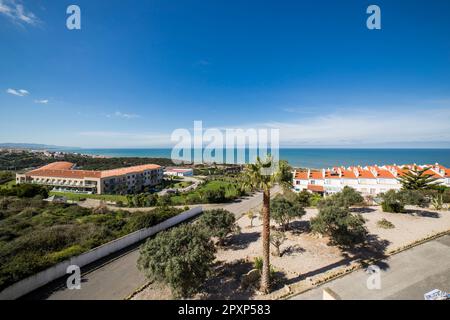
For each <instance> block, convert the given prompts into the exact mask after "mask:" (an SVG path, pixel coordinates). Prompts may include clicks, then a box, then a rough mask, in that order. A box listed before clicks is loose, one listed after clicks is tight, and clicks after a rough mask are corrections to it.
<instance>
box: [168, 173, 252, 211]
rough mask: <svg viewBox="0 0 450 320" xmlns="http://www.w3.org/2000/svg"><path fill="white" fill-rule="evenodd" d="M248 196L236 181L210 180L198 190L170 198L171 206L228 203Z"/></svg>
mask: <svg viewBox="0 0 450 320" xmlns="http://www.w3.org/2000/svg"><path fill="white" fill-rule="evenodd" d="M245 194H246V192H245V191H243V190H241V188H240V187H239V184H238V183H237V182H236V181H234V180H228V179H224V180H209V181H206V182H205V183H203V184H202V185H200V186H199V187H198V188H197V189H195V190H192V191H189V192H186V193H180V194H175V195H172V196H169V197H170V204H171V205H189V204H200V203H226V202H231V201H233V200H235V199H237V198H239V197H242V196H244V195H245Z"/></svg>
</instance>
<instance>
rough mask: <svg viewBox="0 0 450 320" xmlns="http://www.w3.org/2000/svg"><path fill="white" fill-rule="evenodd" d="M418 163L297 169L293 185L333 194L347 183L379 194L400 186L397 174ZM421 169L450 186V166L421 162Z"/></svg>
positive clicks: (368, 192)
mask: <svg viewBox="0 0 450 320" xmlns="http://www.w3.org/2000/svg"><path fill="white" fill-rule="evenodd" d="M415 166H416V165H403V166H397V165H385V166H381V167H379V166H377V165H375V166H366V167H361V166H358V167H348V168H345V167H334V168H328V169H322V170H304V171H295V172H294V180H293V187H294V190H295V191H298V192H300V191H302V190H309V191H311V192H317V193H323V194H333V193H336V192H339V191H341V190H342V189H343V188H344V187H345V186H349V187H352V188H354V189H355V190H357V191H359V192H361V193H362V194H363V195H377V194H379V193H383V192H386V191H388V190H391V189H395V190H399V189H401V183H400V182H399V181H398V177H399V176H401V175H403V174H405V173H406V172H408V171H409V170H411V169H413V168H414V167H415ZM417 168H419V169H425V168H428V169H427V171H426V172H425V173H426V174H429V175H431V176H433V177H434V178H436V179H438V180H437V182H439V183H440V184H442V185H446V186H450V169H447V168H445V167H444V166H441V165H439V164H435V165H420V166H417Z"/></svg>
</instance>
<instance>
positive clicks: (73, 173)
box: [27, 169, 101, 179]
mask: <svg viewBox="0 0 450 320" xmlns="http://www.w3.org/2000/svg"><path fill="white" fill-rule="evenodd" d="M27 175H30V176H33V177H50V178H68V179H85V178H100V177H101V172H100V171H89V170H48V169H44V170H34V171H31V172H28V173H27Z"/></svg>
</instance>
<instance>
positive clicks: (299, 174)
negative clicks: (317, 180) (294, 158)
mask: <svg viewBox="0 0 450 320" xmlns="http://www.w3.org/2000/svg"><path fill="white" fill-rule="evenodd" d="M295 179H298V180H308V171H297V172H296V173H295Z"/></svg>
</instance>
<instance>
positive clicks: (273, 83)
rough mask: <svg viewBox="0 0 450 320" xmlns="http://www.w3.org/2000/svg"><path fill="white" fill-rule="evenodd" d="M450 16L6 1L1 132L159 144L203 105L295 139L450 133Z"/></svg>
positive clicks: (297, 7) (412, 9)
mask: <svg viewBox="0 0 450 320" xmlns="http://www.w3.org/2000/svg"><path fill="white" fill-rule="evenodd" d="M70 4H77V5H79V6H80V8H81V21H82V29H81V30H80V31H69V30H68V29H67V28H66V18H67V17H68V15H67V14H66V8H67V7H68V6H69V5H70ZM370 4H377V5H379V6H380V8H381V18H382V29H381V30H368V29H367V27H366V19H367V17H368V15H367V14H366V9H367V7H368V6H369V5H370ZM449 16H450V1H448V0H435V1H425V0H419V1H411V0H409V1H400V0H389V1H381V0H376V1H374V2H368V1H362V0H346V1H342V0H335V1H323V0H315V1H300V0H296V1H283V0H281V1H279V0H278V1H268V0H267V1H261V0H239V1H238V0H214V1H209V0H208V1H207V0H202V1H199V0H198V1H197V0H196V1H194V0H146V1H144V0H142V1H138V0H131V1H130V0H127V1H119V0H108V1H102V0H88V1H87V0H70V1H66V0H58V1H54V0H33V1H31V0H29V1H26V0H0V119H1V126H0V142H26V143H45V144H56V145H63V146H80V147H162V146H170V142H169V137H170V134H171V132H172V131H173V130H174V129H177V128H187V129H190V128H192V126H193V121H194V120H202V121H203V125H204V126H205V127H218V128H229V127H232V128H236V127H239V128H262V127H272V128H279V129H280V134H281V144H282V146H299V147H305V146H306V147H307V146H336V147H342V146H344V147H345V146H358V147H364V146H367V147H371V146H373V147H390V146H393V147H398V146H400V147H416V146H418V147H423V146H429V147H450V18H449ZM21 90H22V91H21Z"/></svg>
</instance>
